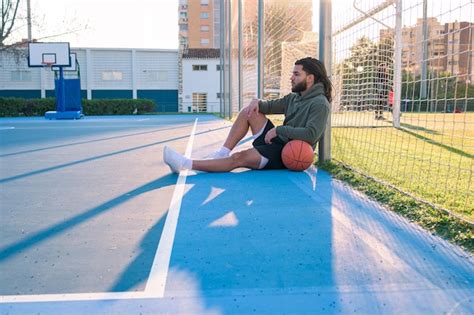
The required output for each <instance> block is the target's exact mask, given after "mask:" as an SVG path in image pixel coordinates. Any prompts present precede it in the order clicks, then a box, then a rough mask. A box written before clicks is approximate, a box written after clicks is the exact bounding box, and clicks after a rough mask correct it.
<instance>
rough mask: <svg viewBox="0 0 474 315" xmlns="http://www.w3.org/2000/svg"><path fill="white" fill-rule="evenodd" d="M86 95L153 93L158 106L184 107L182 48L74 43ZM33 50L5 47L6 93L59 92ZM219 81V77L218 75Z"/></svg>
mask: <svg viewBox="0 0 474 315" xmlns="http://www.w3.org/2000/svg"><path fill="white" fill-rule="evenodd" d="M71 53H76V56H77V60H78V62H79V65H80V78H81V94H82V97H83V98H87V99H98V98H125V99H152V100H154V101H155V102H156V104H157V107H156V111H158V112H177V111H178V50H177V49H176V50H175V49H115V48H111V49H107V48H71ZM27 55H28V51H27V49H23V50H20V51H17V53H12V52H8V51H2V52H0V97H2V96H3V97H8V96H11V97H24V98H44V97H52V96H54V72H53V71H51V70H50V69H47V68H29V67H28V61H27ZM217 82H219V81H217Z"/></svg>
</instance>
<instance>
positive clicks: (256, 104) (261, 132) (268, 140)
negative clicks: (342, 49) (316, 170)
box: [163, 57, 332, 173]
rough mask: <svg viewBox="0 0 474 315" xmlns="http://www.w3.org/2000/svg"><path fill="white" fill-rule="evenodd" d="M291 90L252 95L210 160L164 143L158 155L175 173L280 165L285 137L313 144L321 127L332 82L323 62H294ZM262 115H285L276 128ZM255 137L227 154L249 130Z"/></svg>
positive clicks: (328, 109)
mask: <svg viewBox="0 0 474 315" xmlns="http://www.w3.org/2000/svg"><path fill="white" fill-rule="evenodd" d="M291 86H292V88H291V90H292V92H293V93H290V94H288V95H286V96H284V97H282V98H280V99H275V100H257V99H254V100H252V101H251V102H250V104H249V105H248V106H247V107H245V108H243V109H242V110H241V111H240V113H239V115H238V116H237V119H236V121H235V122H234V124H233V125H232V128H231V130H230V132H229V135H228V136H227V139H226V141H225V142H224V145H223V146H222V147H221V148H220V149H219V150H218V151H217V152H215V153H214V155H213V159H208V160H191V159H188V158H186V157H185V156H183V155H181V154H179V153H178V152H176V151H174V150H173V149H171V148H169V147H167V146H165V148H164V152H163V159H164V161H165V163H166V164H168V166H169V167H170V169H171V171H173V172H174V173H179V172H180V171H181V170H184V169H193V170H198V171H206V172H228V171H231V170H233V169H235V168H239V167H247V168H250V169H255V170H259V169H281V168H285V166H284V165H283V162H282V160H281V151H282V150H283V147H284V145H285V144H286V143H287V142H288V141H290V140H303V141H306V142H308V143H310V144H311V145H312V146H313V149H314V148H315V146H316V143H317V142H318V140H319V138H320V137H321V135H322V133H323V132H324V129H325V127H326V121H327V119H328V114H329V111H330V110H331V109H330V102H331V91H332V86H331V82H330V81H329V78H328V76H327V73H326V69H325V67H324V64H323V63H321V62H320V61H319V60H317V59H315V58H311V57H306V58H303V59H300V60H297V61H296V62H295V66H294V69H293V74H292V76H291ZM265 114H284V115H285V120H284V122H283V125H282V126H278V127H275V126H274V125H273V123H272V122H271V121H270V120H268V118H267V117H266V116H265ZM249 127H250V129H251V130H252V133H253V134H254V136H255V137H256V139H255V140H254V141H253V148H251V149H248V150H244V151H240V152H236V153H233V154H232V155H230V153H231V151H232V149H234V147H235V146H236V145H237V143H238V142H239V141H240V140H242V139H243V137H245V135H246V134H247V132H248V129H249Z"/></svg>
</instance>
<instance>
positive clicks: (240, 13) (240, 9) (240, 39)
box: [238, 0, 244, 112]
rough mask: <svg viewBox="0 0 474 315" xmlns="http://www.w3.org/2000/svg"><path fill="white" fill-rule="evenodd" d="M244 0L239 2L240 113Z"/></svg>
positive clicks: (242, 86) (240, 106) (240, 107)
mask: <svg viewBox="0 0 474 315" xmlns="http://www.w3.org/2000/svg"><path fill="white" fill-rule="evenodd" d="M242 12H243V10H242V0H239V13H238V16H239V67H238V69H239V112H240V110H241V109H242V107H243V97H244V93H243V88H244V85H243V83H242V80H243V70H242V42H243V35H242V27H243V25H242Z"/></svg>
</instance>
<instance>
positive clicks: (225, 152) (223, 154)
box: [207, 146, 231, 160]
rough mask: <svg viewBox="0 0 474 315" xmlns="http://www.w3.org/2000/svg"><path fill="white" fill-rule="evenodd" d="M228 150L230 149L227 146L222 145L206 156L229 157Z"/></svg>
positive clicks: (212, 157) (210, 157)
mask: <svg viewBox="0 0 474 315" xmlns="http://www.w3.org/2000/svg"><path fill="white" fill-rule="evenodd" d="M230 151H231V150H230V149H229V148H226V147H224V146H222V147H221V148H220V149H219V150H217V151H216V152H214V153H212V154H211V155H209V156H208V157H207V158H209V159H213V160H215V159H224V158H226V157H229V155H230Z"/></svg>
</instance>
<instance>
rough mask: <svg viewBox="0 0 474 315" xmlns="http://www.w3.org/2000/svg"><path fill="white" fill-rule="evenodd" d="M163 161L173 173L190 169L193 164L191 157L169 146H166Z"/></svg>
mask: <svg viewBox="0 0 474 315" xmlns="http://www.w3.org/2000/svg"><path fill="white" fill-rule="evenodd" d="M163 161H164V162H165V163H166V164H168V166H169V167H170V169H171V171H172V172H173V173H179V172H180V171H182V170H185V169H188V170H189V169H191V168H192V166H193V161H192V160H191V159H188V158H187V157H185V156H184V155H182V154H180V153H178V152H176V151H175V150H173V149H171V148H170V147H168V146H165V148H164V150H163Z"/></svg>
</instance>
